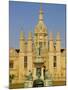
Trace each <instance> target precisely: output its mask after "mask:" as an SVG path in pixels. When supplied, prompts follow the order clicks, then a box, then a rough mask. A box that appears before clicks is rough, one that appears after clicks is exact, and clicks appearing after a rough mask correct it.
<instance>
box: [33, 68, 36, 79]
mask: <svg viewBox="0 0 68 90" xmlns="http://www.w3.org/2000/svg"><path fill="white" fill-rule="evenodd" d="M33 76H34V77H33V78H34V80H35V79H36V68H34V73H33Z"/></svg>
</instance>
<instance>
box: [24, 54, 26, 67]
mask: <svg viewBox="0 0 68 90" xmlns="http://www.w3.org/2000/svg"><path fill="white" fill-rule="evenodd" d="M24 68H27V56H24Z"/></svg>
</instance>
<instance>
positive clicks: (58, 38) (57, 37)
mask: <svg viewBox="0 0 68 90" xmlns="http://www.w3.org/2000/svg"><path fill="white" fill-rule="evenodd" d="M56 40H60V32H57V36H56Z"/></svg>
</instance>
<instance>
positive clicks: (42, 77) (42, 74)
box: [41, 68, 44, 79]
mask: <svg viewBox="0 0 68 90" xmlns="http://www.w3.org/2000/svg"><path fill="white" fill-rule="evenodd" d="M43 78H44V76H43V68H42V69H41V79H43Z"/></svg>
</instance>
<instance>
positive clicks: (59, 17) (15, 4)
mask: <svg viewBox="0 0 68 90" xmlns="http://www.w3.org/2000/svg"><path fill="white" fill-rule="evenodd" d="M42 8H43V12H44V23H45V25H46V26H47V31H48V36H49V33H50V32H52V33H53V37H54V40H55V39H56V34H57V32H60V37H61V48H65V38H66V5H64V4H49V3H48V4H47V3H43V4H42ZM39 10H40V3H33V2H19V1H9V47H10V48H19V39H20V38H19V37H20V32H21V31H22V32H24V33H25V38H26V39H27V38H28V32H32V33H33V34H34V30H35V26H36V25H37V23H38V16H39Z"/></svg>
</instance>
